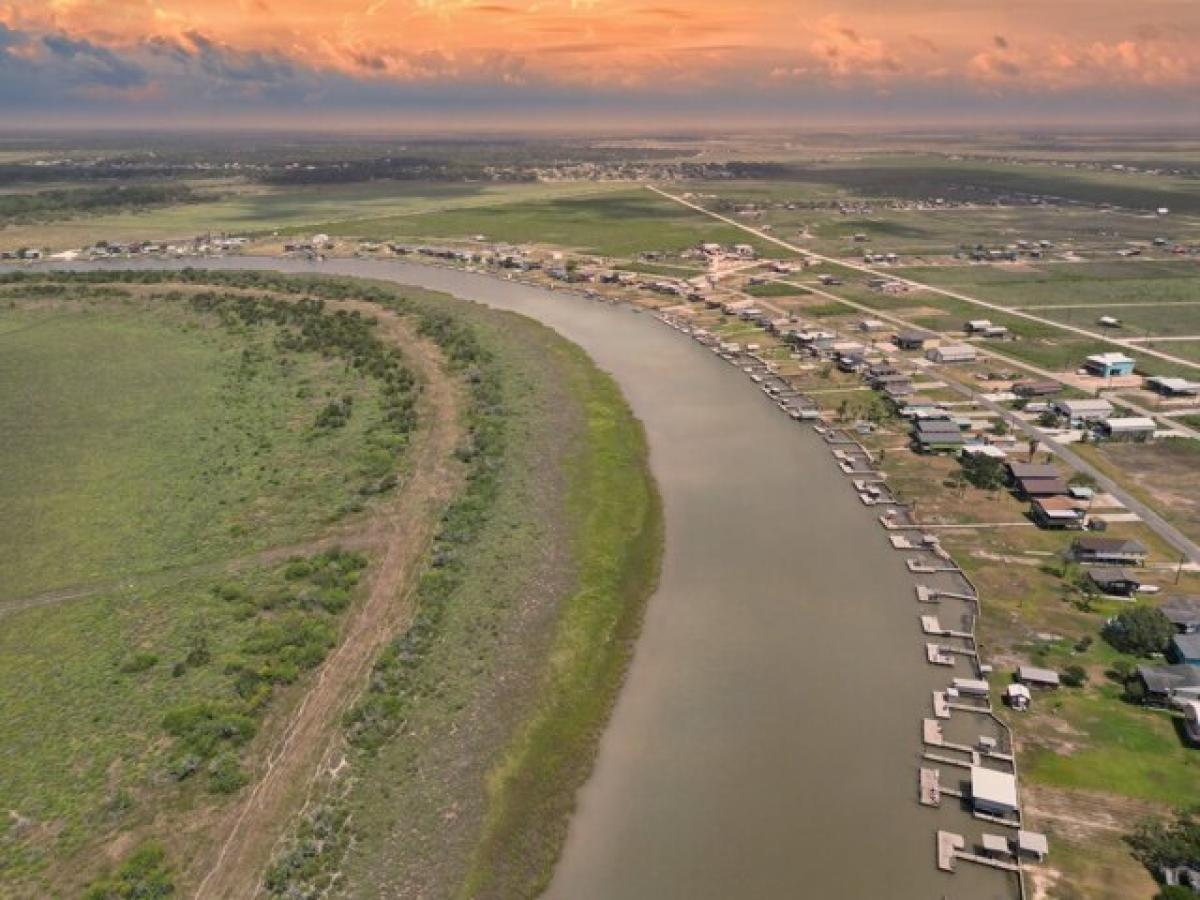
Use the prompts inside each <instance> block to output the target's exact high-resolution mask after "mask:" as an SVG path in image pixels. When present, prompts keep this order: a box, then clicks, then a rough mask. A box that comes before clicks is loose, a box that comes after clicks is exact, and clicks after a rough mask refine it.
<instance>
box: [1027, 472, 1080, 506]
mask: <svg viewBox="0 0 1200 900" xmlns="http://www.w3.org/2000/svg"><path fill="white" fill-rule="evenodd" d="M1014 486H1015V487H1016V490H1017V493H1018V494H1019V495H1020V496H1022V497H1024V498H1025V499H1027V500H1033V499H1035V498H1037V497H1062V496H1065V495H1066V493H1067V491H1069V490H1070V488H1069V487H1068V486H1067V483H1066V482H1065V481H1063V480H1062V478H1060V477H1059V476H1057V475H1055V476H1054V477H1052V478H1040V477H1025V478H1018V479H1017V482H1016V484H1015V485H1014Z"/></svg>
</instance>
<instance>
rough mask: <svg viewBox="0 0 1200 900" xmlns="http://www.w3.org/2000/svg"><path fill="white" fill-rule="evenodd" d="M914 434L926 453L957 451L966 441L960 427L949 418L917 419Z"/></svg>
mask: <svg viewBox="0 0 1200 900" xmlns="http://www.w3.org/2000/svg"><path fill="white" fill-rule="evenodd" d="M914 436H915V437H916V439H917V444H918V446H919V448H920V449H921V450H922V451H924V452H926V453H945V452H950V453H957V452H958V451H959V450H960V449H962V446H963V444H965V443H966V439H965V438H964V437H963V433H962V429H961V428H959V427H958V424H957V423H955V422H952V421H950V420H949V419H918V420H917V427H916V430H915V432H914Z"/></svg>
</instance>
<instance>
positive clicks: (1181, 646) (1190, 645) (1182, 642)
mask: <svg viewBox="0 0 1200 900" xmlns="http://www.w3.org/2000/svg"><path fill="white" fill-rule="evenodd" d="M1167 659H1168V660H1170V661H1171V662H1173V663H1175V665H1177V666H1200V634H1177V635H1175V637H1173V638H1171V645H1170V646H1169V647H1167Z"/></svg>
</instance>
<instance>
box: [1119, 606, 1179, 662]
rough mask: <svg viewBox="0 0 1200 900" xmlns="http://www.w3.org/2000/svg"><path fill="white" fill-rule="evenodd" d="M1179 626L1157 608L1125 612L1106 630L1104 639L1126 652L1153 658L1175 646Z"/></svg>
mask: <svg viewBox="0 0 1200 900" xmlns="http://www.w3.org/2000/svg"><path fill="white" fill-rule="evenodd" d="M1173 634H1175V627H1174V626H1173V625H1172V624H1171V620H1170V619H1168V618H1167V617H1166V616H1165V615H1163V611H1162V610H1161V609H1158V608H1157V607H1154V606H1133V607H1130V608H1129V609H1123V610H1121V612H1119V613H1118V614H1117V617H1116V618H1115V619H1113V620H1112V621H1111V622H1109V623H1108V624H1107V625H1106V626H1105V627H1104V639H1105V640H1107V641H1108V642H1109V643H1110V644H1112V645H1113V646H1114V647H1115V648H1116V649H1118V650H1120V651H1121V652H1122V653H1130V654H1133V655H1134V656H1150V655H1151V654H1154V653H1162V652H1163V651H1164V650H1166V649H1167V646H1168V645H1169V644H1170V643H1171V636H1172V635H1173Z"/></svg>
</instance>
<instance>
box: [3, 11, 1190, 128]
mask: <svg viewBox="0 0 1200 900" xmlns="http://www.w3.org/2000/svg"><path fill="white" fill-rule="evenodd" d="M1198 97H1200V0H1004V2H1000V0H889V2H883V0H741V2H734V0H688V2H682V0H527V2H515V0H479V2H473V0H204V2H185V0H0V112H3V113H4V116H3V120H4V123H5V125H7V126H8V127H14V126H20V125H22V124H53V123H56V122H62V123H69V122H92V123H102V124H113V125H119V124H125V123H128V124H142V123H156V122H158V123H164V124H170V123H177V124H194V123H200V122H205V121H213V120H216V121H227V122H229V123H253V124H259V125H274V124H278V125H312V124H314V122H315V120H314V116H317V117H319V119H320V121H323V122H326V123H328V124H331V125H333V124H338V123H361V124H366V125H373V126H378V127H380V128H385V127H397V128H403V127H405V126H406V125H417V124H420V123H429V124H431V125H440V124H463V125H469V124H474V123H478V124H488V125H495V126H503V125H505V124H512V125H522V124H529V123H538V124H541V125H543V126H553V125H555V124H563V125H575V124H580V123H593V124H598V125H605V124H610V123H611V124H613V125H623V124H654V123H660V124H670V125H676V124H678V125H686V124H691V125H695V124H719V123H723V122H729V123H741V122H744V123H769V122H779V123H780V124H789V125H790V124H801V125H802V124H805V123H812V124H820V125H824V124H836V125H849V124H862V125H869V124H871V123H872V122H878V123H883V124H888V125H904V124H918V123H942V122H961V123H963V124H971V123H980V124H984V123H990V122H997V123H1009V122H1014V123H1018V122H1028V123H1030V124H1045V123H1057V122H1078V123H1081V124H1083V123H1091V122H1096V123H1130V124H1133V123H1137V124H1143V125H1152V124H1155V123H1161V124H1163V125H1172V126H1176V125H1180V124H1197V125H1200V100H1198V99H1197V98H1198Z"/></svg>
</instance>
